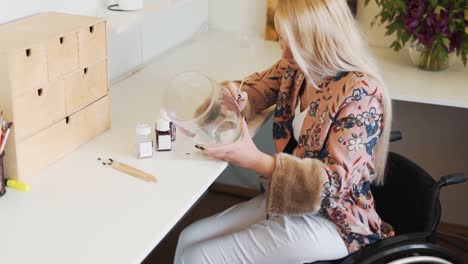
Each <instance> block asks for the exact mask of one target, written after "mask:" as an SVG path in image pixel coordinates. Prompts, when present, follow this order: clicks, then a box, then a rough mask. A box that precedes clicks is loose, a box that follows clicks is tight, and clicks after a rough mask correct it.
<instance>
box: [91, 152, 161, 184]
mask: <svg viewBox="0 0 468 264" xmlns="http://www.w3.org/2000/svg"><path fill="white" fill-rule="evenodd" d="M98 160H99V161H101V162H102V165H104V166H106V165H108V166H111V167H112V168H113V169H115V170H118V171H120V172H123V173H125V174H128V175H130V176H133V177H135V178H137V179H140V180H143V181H146V182H156V181H157V179H156V177H154V176H153V175H151V174H149V173H146V172H144V171H141V170H139V169H137V168H134V167H132V166H130V165H127V164H124V163H121V162H118V161H115V160H113V159H109V162H103V160H102V159H101V158H98Z"/></svg>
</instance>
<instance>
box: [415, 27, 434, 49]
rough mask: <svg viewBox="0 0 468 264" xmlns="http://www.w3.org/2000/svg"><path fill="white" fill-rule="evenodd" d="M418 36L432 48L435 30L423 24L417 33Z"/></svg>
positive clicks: (422, 42)
mask: <svg viewBox="0 0 468 264" xmlns="http://www.w3.org/2000/svg"><path fill="white" fill-rule="evenodd" d="M416 37H417V38H418V40H419V42H421V44H423V45H424V46H425V47H426V48H430V47H431V46H432V43H433V42H434V38H435V34H434V30H433V29H432V28H431V27H428V26H427V25H426V26H423V27H421V28H420V29H419V31H418V33H416Z"/></svg>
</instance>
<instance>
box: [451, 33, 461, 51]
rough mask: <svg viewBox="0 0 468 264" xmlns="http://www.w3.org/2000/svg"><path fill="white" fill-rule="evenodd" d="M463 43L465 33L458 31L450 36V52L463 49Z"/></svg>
mask: <svg viewBox="0 0 468 264" xmlns="http://www.w3.org/2000/svg"><path fill="white" fill-rule="evenodd" d="M462 41H463V31H457V32H454V33H453V34H452V36H450V47H449V52H453V51H454V50H455V49H459V48H460V47H461V43H462Z"/></svg>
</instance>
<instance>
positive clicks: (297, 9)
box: [276, 0, 392, 184]
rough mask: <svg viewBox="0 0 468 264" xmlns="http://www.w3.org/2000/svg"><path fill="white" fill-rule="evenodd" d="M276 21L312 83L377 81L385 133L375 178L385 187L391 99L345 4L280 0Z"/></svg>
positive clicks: (339, 1) (328, 0)
mask: <svg viewBox="0 0 468 264" xmlns="http://www.w3.org/2000/svg"><path fill="white" fill-rule="evenodd" d="M276 17H277V19H278V22H279V24H280V27H281V32H282V33H283V34H284V35H285V37H286V41H287V42H288V44H289V48H290V49H291V52H292V54H293V57H294V60H295V61H296V63H297V64H298V66H299V67H300V68H301V70H302V71H303V72H304V75H305V76H306V77H307V79H308V81H309V83H310V84H311V85H312V86H314V87H316V88H317V87H318V85H317V82H319V81H320V80H323V79H324V78H327V77H330V76H334V75H336V74H337V73H338V72H353V71H355V72H362V73H365V74H368V75H369V76H371V77H373V78H374V79H376V81H377V82H379V83H380V85H381V89H382V92H383V102H382V103H383V107H384V118H383V127H384V129H383V132H382V135H381V136H380V140H379V143H378V144H377V146H376V151H375V157H374V159H375V167H376V170H377V172H376V175H375V177H374V179H373V181H374V182H375V183H377V184H383V180H384V172H385V163H386V161H387V154H388V145H389V137H390V126H391V120H392V107H391V99H390V96H389V93H388V91H387V88H386V86H385V84H384V82H383V80H382V78H381V76H380V74H379V72H378V70H377V67H376V65H375V63H374V61H373V59H372V56H371V55H370V54H369V52H368V49H369V48H368V46H367V43H366V41H365V40H364V38H363V36H362V33H361V31H360V30H359V28H358V25H357V23H356V21H355V19H354V17H353V16H352V14H351V11H350V9H349V8H348V6H347V3H346V1H345V0H280V1H278V6H277V8H276Z"/></svg>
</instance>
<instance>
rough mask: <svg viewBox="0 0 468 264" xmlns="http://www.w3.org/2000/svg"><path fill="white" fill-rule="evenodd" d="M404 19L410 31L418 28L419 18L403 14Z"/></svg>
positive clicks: (412, 31)
mask: <svg viewBox="0 0 468 264" xmlns="http://www.w3.org/2000/svg"><path fill="white" fill-rule="evenodd" d="M402 20H403V23H405V26H406V29H407V30H408V31H409V32H411V33H414V32H415V31H416V29H417V28H418V25H419V19H416V18H413V17H409V16H403V18H402Z"/></svg>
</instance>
